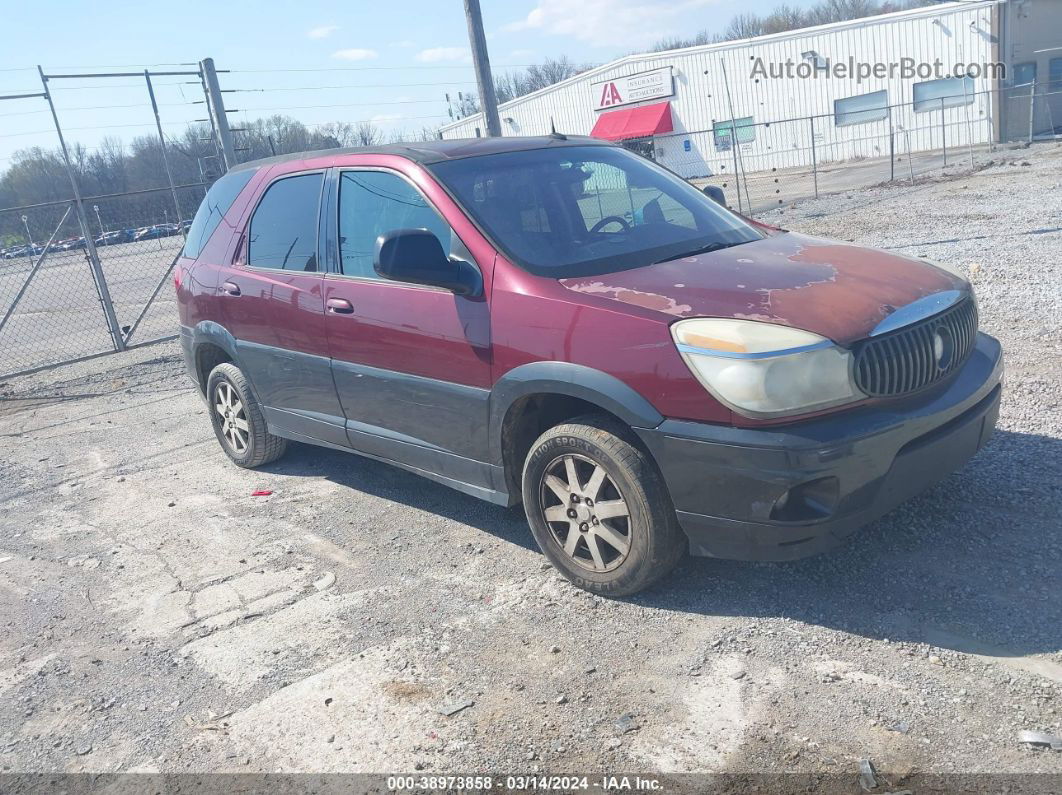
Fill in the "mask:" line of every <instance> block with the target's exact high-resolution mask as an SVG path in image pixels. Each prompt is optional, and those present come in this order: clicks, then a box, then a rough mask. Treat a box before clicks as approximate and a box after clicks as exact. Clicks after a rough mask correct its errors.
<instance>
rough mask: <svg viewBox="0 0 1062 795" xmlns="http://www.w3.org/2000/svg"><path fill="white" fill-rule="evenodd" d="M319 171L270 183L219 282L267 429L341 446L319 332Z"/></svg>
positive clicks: (229, 322) (322, 179)
mask: <svg viewBox="0 0 1062 795" xmlns="http://www.w3.org/2000/svg"><path fill="white" fill-rule="evenodd" d="M326 173H327V172H326V171H325V170H315V171H304V172H297V173H285V174H280V175H278V176H275V177H273V178H272V179H271V181H270V182H269V184H268V185H267V186H266V188H265V190H264V191H263V192H262V194H261V197H260V198H259V200H258V202H257V204H256V206H255V207H254V209H253V210H252V212H251V214H250V216H249V218H248V220H247V222H246V226H245V228H244V232H243V239H242V242H241V245H240V249H239V251H238V253H237V256H236V261H235V262H234V263H233V264H232V265H231V266H229V267H227V268H224V269H222V273H221V276H220V278H219V280H218V290H219V296H220V298H221V303H222V305H223V307H224V316H225V323H226V325H227V327H228V329H229V331H230V332H231V333H232V334H233V336H234V337H235V338H236V347H237V351H238V353H239V359H240V365H241V366H242V368H243V369H244V371H245V374H246V376H247V377H248V378H249V379H250V381H251V384H252V385H253V386H254V389H255V392H256V393H257V395H258V398H259V400H260V401H261V403H262V407H263V412H264V413H265V416H266V421H267V422H268V423H269V424H270V425H271V426H273V427H274V428H275V429H278V430H283V431H285V432H286V435H295V436H305V437H308V438H310V439H315V440H323V441H327V442H331V443H334V444H342V445H344V446H346V434H345V431H344V427H343V424H344V421H343V416H342V409H341V408H340V405H339V401H338V399H337V397H336V391H335V386H334V385H333V383H332V374H331V369H330V365H329V358H328V345H327V341H326V339H325V330H324V295H323V289H324V278H323V273H322V272H321V269H320V267H319V262H320V252H319V251H318V236H319V226H320V223H321V213H320V204H321V198H322V196H323V192H324V183H325V176H326Z"/></svg>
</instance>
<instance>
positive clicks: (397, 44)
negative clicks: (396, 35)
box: [391, 39, 417, 49]
mask: <svg viewBox="0 0 1062 795" xmlns="http://www.w3.org/2000/svg"><path fill="white" fill-rule="evenodd" d="M391 46H392V47H404V48H406V49H409V48H410V47H416V46H417V44H416V42H414V41H412V40H411V39H402V41H396V42H395V43H394V44H392V45H391Z"/></svg>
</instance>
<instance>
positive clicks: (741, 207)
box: [729, 119, 752, 215]
mask: <svg viewBox="0 0 1062 795" xmlns="http://www.w3.org/2000/svg"><path fill="white" fill-rule="evenodd" d="M735 132H736V129H735V127H734V120H733V119H731V120H730V133H729V134H730V155H731V157H733V158H734V187H735V188H736V189H737V197H738V212H739V213H742V214H744V212H745V203H744V202H743V201H742V199H741V172H740V171H739V170H738V162H737V135H735ZM751 213H752V208H751V207H750V208H749V214H750V215H751Z"/></svg>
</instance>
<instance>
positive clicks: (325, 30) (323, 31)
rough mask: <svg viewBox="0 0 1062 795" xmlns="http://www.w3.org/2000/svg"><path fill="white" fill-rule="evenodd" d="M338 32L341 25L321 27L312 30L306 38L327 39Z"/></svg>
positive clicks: (307, 33) (307, 32)
mask: <svg viewBox="0 0 1062 795" xmlns="http://www.w3.org/2000/svg"><path fill="white" fill-rule="evenodd" d="M337 30H339V25H321V26H320V27H316V28H310V29H309V30H308V31H306V38H308V39H327V38H328V37H329V36H331V35H332V34H333V33H335V32H336V31H337Z"/></svg>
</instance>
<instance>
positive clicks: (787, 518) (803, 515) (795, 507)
mask: <svg viewBox="0 0 1062 795" xmlns="http://www.w3.org/2000/svg"><path fill="white" fill-rule="evenodd" d="M839 491H840V484H839V483H838V481H837V478H835V477H826V478H818V479H816V480H809V481H808V482H807V483H801V484H799V485H797V486H793V487H792V488H790V489H787V490H786V491H784V492H783V493H782V495H781V496H780V497H779V498H778V499H777V500H775V502H774V506H773V507H772V508H771V519H773V520H775V521H778V522H807V521H811V520H814V519H825V518H826V517H827V516H829V515H830V514H832V513H833V512H834V510H835V509H836V507H837V495H838V492H839Z"/></svg>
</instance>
